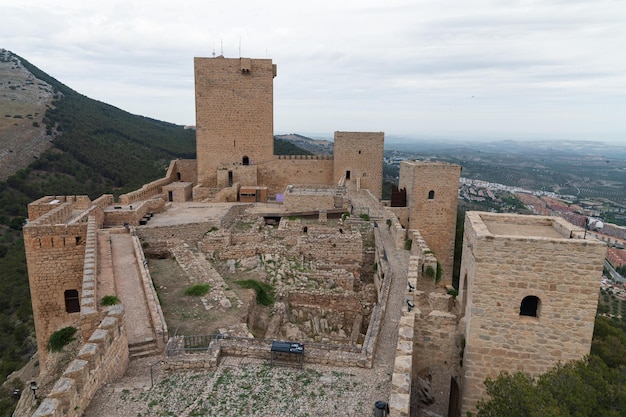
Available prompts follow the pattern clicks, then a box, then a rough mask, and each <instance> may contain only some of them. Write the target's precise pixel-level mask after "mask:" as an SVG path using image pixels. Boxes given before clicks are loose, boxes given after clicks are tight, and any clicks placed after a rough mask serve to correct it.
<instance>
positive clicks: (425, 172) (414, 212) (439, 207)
mask: <svg viewBox="0 0 626 417" xmlns="http://www.w3.org/2000/svg"><path fill="white" fill-rule="evenodd" d="M460 175H461V166H460V165H454V164H448V163H445V162H415V161H414V162H408V161H402V162H401V163H400V181H399V185H398V188H400V189H405V190H406V199H407V207H408V208H409V220H408V224H405V225H404V226H405V227H406V228H407V229H416V230H419V231H420V234H421V235H422V237H423V238H424V240H426V243H427V244H428V246H429V247H430V249H431V250H432V251H433V252H434V253H435V256H436V257H437V259H438V260H439V262H440V264H441V268H442V270H443V274H442V278H443V281H444V282H445V283H446V284H451V283H452V266H453V264H454V239H455V232H456V209H457V200H458V193H459V178H460Z"/></svg>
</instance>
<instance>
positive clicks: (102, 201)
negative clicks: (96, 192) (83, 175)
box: [91, 194, 115, 209]
mask: <svg viewBox="0 0 626 417" xmlns="http://www.w3.org/2000/svg"><path fill="white" fill-rule="evenodd" d="M114 201H115V199H114V198H113V194H102V195H101V196H100V197H98V198H96V199H95V200H93V201H92V202H91V204H93V205H94V206H98V207H100V208H101V209H104V208H105V207H107V206H111V205H113V203H114Z"/></svg>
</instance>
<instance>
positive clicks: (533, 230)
mask: <svg viewBox="0 0 626 417" xmlns="http://www.w3.org/2000/svg"><path fill="white" fill-rule="evenodd" d="M485 225H486V226H487V229H488V230H489V232H491V234H492V235H496V236H524V237H549V238H553V239H562V238H564V236H563V235H561V234H560V233H559V232H558V231H556V230H555V229H554V228H553V227H552V226H551V225H550V226H543V225H534V224H514V223H501V222H490V221H487V222H485Z"/></svg>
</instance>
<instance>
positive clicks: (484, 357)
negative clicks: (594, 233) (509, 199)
mask: <svg viewBox="0 0 626 417" xmlns="http://www.w3.org/2000/svg"><path fill="white" fill-rule="evenodd" d="M583 237H584V234H583V230H581V229H580V228H579V227H576V226H573V225H572V224H570V223H568V222H567V221H565V220H563V219H561V218H559V217H543V216H521V215H514V214H494V213H484V212H468V213H466V217H465V232H464V239H463V261H462V264H461V280H460V281H461V283H460V297H461V299H462V302H463V306H464V309H465V318H464V321H465V351H464V354H463V365H462V368H461V372H460V374H461V392H462V398H463V402H462V414H461V415H465V414H466V412H467V411H474V409H475V405H476V402H477V401H478V400H479V399H481V398H482V397H483V396H484V395H485V386H484V384H483V381H484V380H485V378H487V377H491V378H494V377H496V376H498V374H499V373H500V371H509V372H515V371H518V370H521V371H524V372H527V373H529V374H531V375H533V376H536V375H540V374H542V373H545V372H546V371H548V370H549V369H551V368H552V367H553V366H554V365H556V363H557V362H567V361H570V360H576V359H580V358H582V357H583V356H584V355H587V354H588V353H589V351H590V348H591V338H592V335H593V327H594V319H595V315H596V308H597V303H598V293H599V290H600V280H601V277H602V268H603V261H604V257H605V253H606V247H605V245H604V243H602V242H599V241H597V240H595V239H593V238H591V236H589V235H587V236H586V239H583Z"/></svg>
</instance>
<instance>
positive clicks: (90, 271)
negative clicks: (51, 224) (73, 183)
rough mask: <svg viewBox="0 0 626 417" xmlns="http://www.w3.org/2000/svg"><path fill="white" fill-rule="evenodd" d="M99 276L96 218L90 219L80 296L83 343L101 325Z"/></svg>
mask: <svg viewBox="0 0 626 417" xmlns="http://www.w3.org/2000/svg"><path fill="white" fill-rule="evenodd" d="M97 274H98V226H97V223H96V219H95V217H93V216H92V217H90V218H89V223H88V225H87V239H86V243H85V261H84V264H83V285H82V291H81V296H80V327H81V334H82V336H83V341H86V340H87V339H89V338H90V337H91V335H92V333H93V332H94V330H95V329H96V327H97V326H98V324H99V323H100V320H101V318H102V317H101V316H100V313H99V312H98V294H97V292H96V290H97V285H96V277H97Z"/></svg>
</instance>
